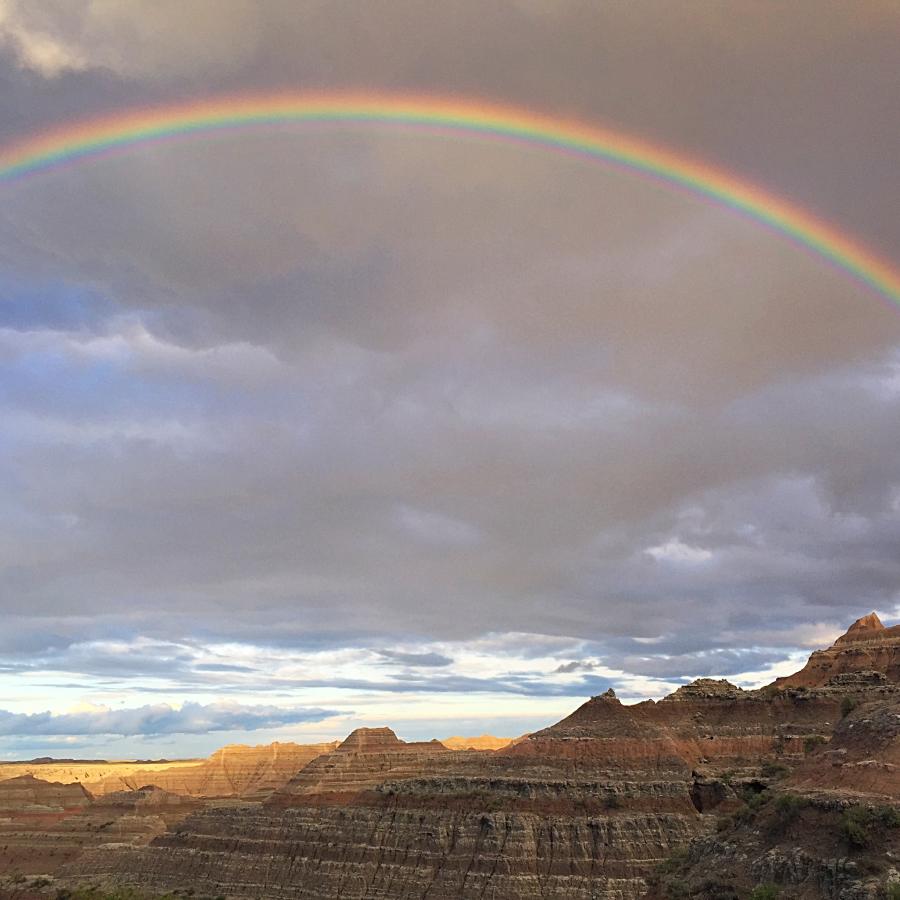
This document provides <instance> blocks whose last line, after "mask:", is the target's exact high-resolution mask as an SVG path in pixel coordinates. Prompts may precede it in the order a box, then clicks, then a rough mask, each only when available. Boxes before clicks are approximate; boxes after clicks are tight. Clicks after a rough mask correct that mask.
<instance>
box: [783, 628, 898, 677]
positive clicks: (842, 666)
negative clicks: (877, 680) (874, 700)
mask: <svg viewBox="0 0 900 900" xmlns="http://www.w3.org/2000/svg"><path fill="white" fill-rule="evenodd" d="M864 671H873V672H881V673H882V674H883V675H885V676H886V677H887V678H888V679H889V680H890V681H892V682H900V625H894V626H893V627H892V628H885V626H884V625H882V623H881V619H879V618H878V616H877V615H875V613H869V615H867V616H863V617H862V618H861V619H857V620H856V621H855V622H854V623H853V624H852V625H851V626H850V628H849V629H848V631H847V633H846V634H844V635H842V636H841V637H839V638H838V639H837V640H836V641H835V642H834V643H833V644H832V645H831V646H830V647H829V648H828V649H827V650H816V651H815V652H814V653H813V654H812V656H810V658H809V662H807V664H806V665H805V666H804V667H803V668H802V669H801V670H800V671H799V672H796V673H794V674H793V675H789V676H788V677H787V678H779V679H777V680H776V681H775V685H776V687H807V688H812V687H822V686H823V685H826V684H827V683H828V682H829V681H830V680H831V679H832V678H833V677H834V676H835V675H842V674H845V673H848V674H853V673H859V672H864Z"/></svg>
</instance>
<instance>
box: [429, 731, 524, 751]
mask: <svg viewBox="0 0 900 900" xmlns="http://www.w3.org/2000/svg"><path fill="white" fill-rule="evenodd" d="M514 740H516V739H515V738H501V737H494V736H493V735H492V734H481V735H479V736H478V737H459V736H458V735H454V736H453V737H448V738H441V743H442V744H443V745H444V746H445V747H446V748H447V749H448V750H502V749H503V748H504V747H507V746H509V745H510V744H511V743H512V742H513V741H514Z"/></svg>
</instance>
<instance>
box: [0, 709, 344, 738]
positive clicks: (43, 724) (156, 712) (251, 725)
mask: <svg viewBox="0 0 900 900" xmlns="http://www.w3.org/2000/svg"><path fill="white" fill-rule="evenodd" d="M334 715H337V713H336V712H335V711H333V710H327V709H316V708H301V707H293V708H291V707H278V706H241V705H240V704H237V703H210V704H207V705H203V704H200V703H190V702H188V703H185V704H183V705H182V706H181V707H180V708H176V707H172V706H169V705H168V704H165V703H161V704H158V705H154V706H141V707H138V708H136V709H109V708H105V707H98V708H91V709H85V710H81V711H78V712H71V713H57V714H55V715H54V714H53V713H50V712H43V713H11V712H8V711H6V710H0V734H3V735H85V734H111V735H128V736H130V735H159V734H206V733H208V732H212V731H235V730H240V731H256V730H258V729H261V728H277V727H280V726H284V725H296V724H298V723H301V722H320V721H322V720H324V719H327V718H329V717H330V716H334Z"/></svg>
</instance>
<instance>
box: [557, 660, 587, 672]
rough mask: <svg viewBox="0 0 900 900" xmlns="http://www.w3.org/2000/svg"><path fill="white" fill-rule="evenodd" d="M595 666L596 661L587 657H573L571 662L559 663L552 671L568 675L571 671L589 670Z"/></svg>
mask: <svg viewBox="0 0 900 900" xmlns="http://www.w3.org/2000/svg"><path fill="white" fill-rule="evenodd" d="M596 668H597V663H595V662H591V661H590V660H587V659H573V660H572V661H571V662H567V663H560V665H559V666H557V668H555V669H554V670H553V671H554V672H555V673H557V674H560V675H569V674H571V673H572V672H591V671H593V670H594V669H596Z"/></svg>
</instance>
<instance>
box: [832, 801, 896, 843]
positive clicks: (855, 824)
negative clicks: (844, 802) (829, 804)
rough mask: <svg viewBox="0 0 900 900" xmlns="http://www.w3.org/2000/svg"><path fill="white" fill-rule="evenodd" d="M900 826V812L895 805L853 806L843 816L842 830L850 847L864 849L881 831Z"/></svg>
mask: <svg viewBox="0 0 900 900" xmlns="http://www.w3.org/2000/svg"><path fill="white" fill-rule="evenodd" d="M897 827H900V812H898V811H897V809H896V808H895V807H893V806H876V807H875V808H874V809H872V808H869V807H867V806H851V807H850V808H849V809H846V810H844V813H843V815H842V816H841V824H840V831H841V835H842V836H843V838H844V840H846V841H847V843H848V844H849V845H850V847H852V848H854V849H856V850H862V849H865V848H866V847H868V846H870V844H872V843H873V840H874V839H875V838H877V837H878V835H879V833H880V832H882V831H884V830H885V829H887V828H897Z"/></svg>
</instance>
